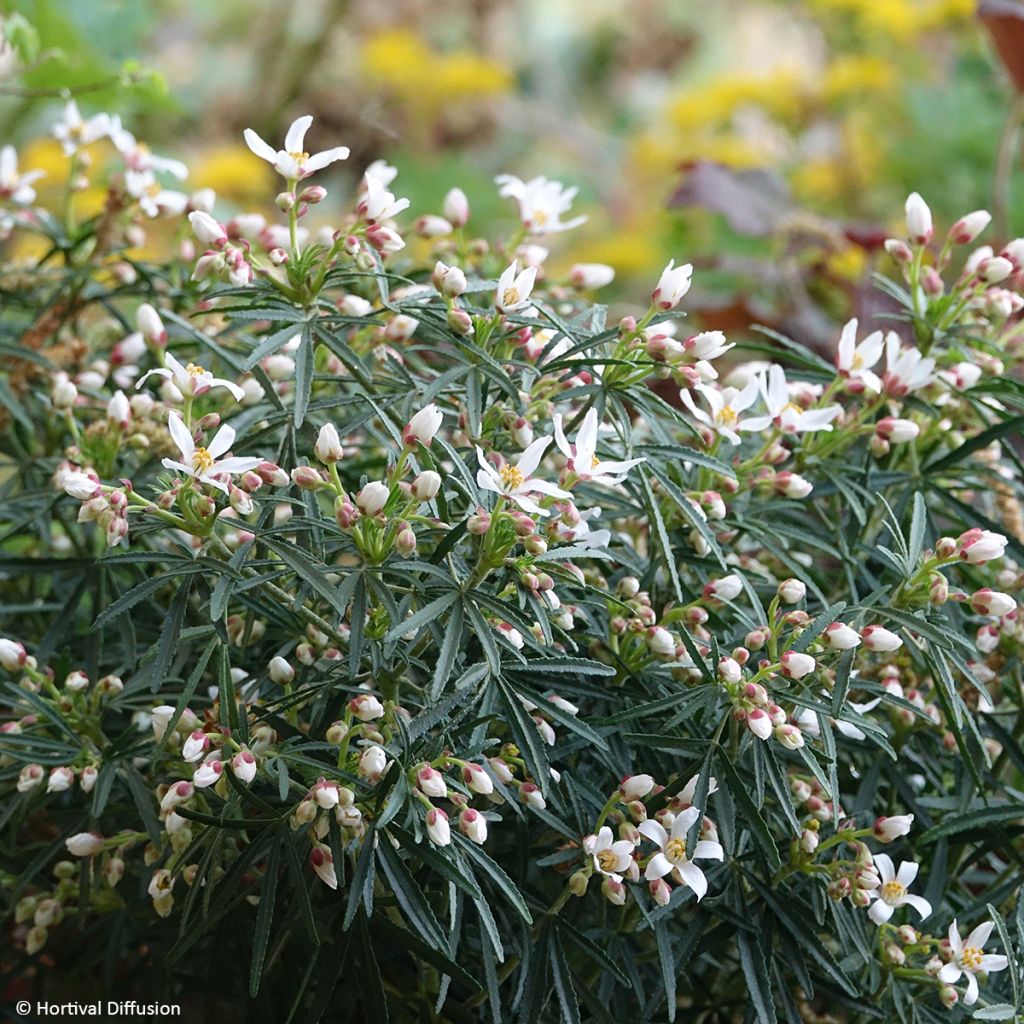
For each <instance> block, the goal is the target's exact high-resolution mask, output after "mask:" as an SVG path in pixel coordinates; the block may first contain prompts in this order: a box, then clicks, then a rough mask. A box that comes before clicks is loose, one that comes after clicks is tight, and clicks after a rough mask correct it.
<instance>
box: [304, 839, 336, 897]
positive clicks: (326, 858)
mask: <svg viewBox="0 0 1024 1024" xmlns="http://www.w3.org/2000/svg"><path fill="white" fill-rule="evenodd" d="M309 864H310V867H311V868H312V869H313V870H314V871H315V872H316V874H317V877H318V878H319V879H320V881H321V882H323V883H324V885H326V886H327V887H328V888H330V889H337V888H338V875H337V873H336V872H335V870H334V858H333V857H332V856H331V850H330V847H328V846H325V845H324V844H323V843H318V844H317V845H316V846H314V847H313V849H312V851H310V854H309Z"/></svg>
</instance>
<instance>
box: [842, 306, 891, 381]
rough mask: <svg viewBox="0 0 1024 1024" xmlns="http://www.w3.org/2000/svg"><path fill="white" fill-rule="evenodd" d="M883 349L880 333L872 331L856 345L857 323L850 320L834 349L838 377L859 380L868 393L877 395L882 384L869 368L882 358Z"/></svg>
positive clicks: (883, 344)
mask: <svg viewBox="0 0 1024 1024" xmlns="http://www.w3.org/2000/svg"><path fill="white" fill-rule="evenodd" d="M884 347H885V343H884V341H883V339H882V332H881V331H873V332H872V333H871V334H869V335H868V336H867V337H866V338H865V339H864V340H863V341H862V342H861V343H860V344H859V345H858V344H857V321H856V320H855V319H854V320H850V321H849V323H847V324H846V326H845V327H844V328H843V333H842V334H841V335H840V336H839V346H838V348H837V349H836V369H837V370H838V371H839V375H840V376H841V377H846V378H848V379H849V380H859V381H861V382H862V383H863V384H864V387H865V388H867V390H868V391H874V392H875V393H876V394H877V393H878V392H879V391H881V390H882V382H881V380H879V378H878V374H876V373H875V372H874V371H872V369H871V367H872V366H874V365H875V363H877V362H878V360H879V359H881V358H882V349H883V348H884Z"/></svg>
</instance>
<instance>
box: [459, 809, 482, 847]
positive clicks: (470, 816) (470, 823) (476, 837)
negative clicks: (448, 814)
mask: <svg viewBox="0 0 1024 1024" xmlns="http://www.w3.org/2000/svg"><path fill="white" fill-rule="evenodd" d="M459 831H460V832H461V833H462V834H463V835H464V836H466V838H467V839H470V840H472V841H473V842H474V843H478V844H480V845H481V846H482V845H483V844H484V843H485V842H486V841H487V819H486V818H485V817H484V816H483V815H482V814H481V813H480V812H479V811H475V810H473V808H472V807H467V808H466V809H465V810H464V811H462V813H461V814H460V815H459Z"/></svg>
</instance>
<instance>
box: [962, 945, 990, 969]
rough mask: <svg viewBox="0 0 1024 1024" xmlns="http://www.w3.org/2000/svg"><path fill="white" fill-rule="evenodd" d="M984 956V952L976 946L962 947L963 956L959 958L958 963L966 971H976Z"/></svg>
mask: <svg viewBox="0 0 1024 1024" xmlns="http://www.w3.org/2000/svg"><path fill="white" fill-rule="evenodd" d="M984 955H985V954H984V951H983V950H980V949H978V947H977V946H964V951H963V955H962V956H961V957H960V963H961V965H962V966H963V967H966V968H967V970H969V971H976V970H978V969H979V968H980V967H981V958H982V957H983V956H984Z"/></svg>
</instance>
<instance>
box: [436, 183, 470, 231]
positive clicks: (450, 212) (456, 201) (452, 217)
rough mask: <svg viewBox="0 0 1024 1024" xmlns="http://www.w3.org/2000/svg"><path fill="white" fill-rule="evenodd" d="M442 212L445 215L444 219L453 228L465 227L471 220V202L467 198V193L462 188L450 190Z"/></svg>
mask: <svg viewBox="0 0 1024 1024" xmlns="http://www.w3.org/2000/svg"><path fill="white" fill-rule="evenodd" d="M441 212H442V213H443V214H444V219H445V220H446V221H448V223H449V224H451V226H452V227H453V228H461V227H464V226H465V224H466V221H468V220H469V200H468V199H467V198H466V193H465V192H463V191H462V189H461V188H452V189H449V190H448V194H447V195H446V196H445V197H444V203H443V204H442V207H441Z"/></svg>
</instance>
